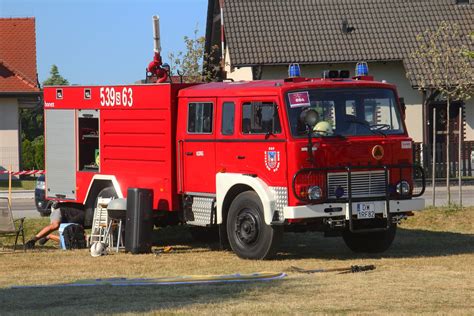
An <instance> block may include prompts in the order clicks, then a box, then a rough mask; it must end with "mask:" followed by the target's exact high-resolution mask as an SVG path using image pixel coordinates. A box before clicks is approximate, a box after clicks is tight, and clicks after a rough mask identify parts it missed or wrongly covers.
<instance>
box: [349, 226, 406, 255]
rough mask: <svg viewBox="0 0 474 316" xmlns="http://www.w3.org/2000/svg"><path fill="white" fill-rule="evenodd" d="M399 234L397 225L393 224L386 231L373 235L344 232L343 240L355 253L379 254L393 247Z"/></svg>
mask: <svg viewBox="0 0 474 316" xmlns="http://www.w3.org/2000/svg"><path fill="white" fill-rule="evenodd" d="M396 232H397V224H392V225H391V226H390V228H389V229H388V230H386V231H381V232H373V233H370V232H369V233H352V232H350V231H349V230H346V231H344V233H343V234H342V238H343V239H344V242H345V243H346V245H347V247H349V248H350V249H351V250H352V251H354V252H365V253H379V252H384V251H385V250H387V249H388V248H390V246H391V245H392V242H393V240H394V239H395V234H396Z"/></svg>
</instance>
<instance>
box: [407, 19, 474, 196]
mask: <svg viewBox="0 0 474 316" xmlns="http://www.w3.org/2000/svg"><path fill="white" fill-rule="evenodd" d="M417 41H418V44H419V45H418V48H417V49H416V51H414V52H413V54H412V57H413V58H415V59H416V60H417V62H418V65H419V66H420V67H422V68H423V70H424V71H422V72H417V73H409V74H408V75H409V76H412V78H414V79H415V80H416V82H417V85H418V87H419V90H422V91H432V92H433V91H435V92H437V93H439V94H440V96H441V97H442V98H444V99H445V100H446V105H447V110H446V113H447V122H448V123H447V128H446V129H447V131H446V132H447V141H446V153H447V165H448V167H447V171H446V189H447V193H448V204H451V191H450V167H449V166H450V157H449V152H450V151H449V134H450V125H449V122H450V117H449V116H450V105H451V102H452V101H455V100H458V101H466V100H468V99H469V98H470V97H471V94H472V93H473V91H472V88H473V82H474V72H473V67H472V65H471V62H470V60H469V56H467V54H466V51H467V48H466V46H465V45H462V44H460V43H464V42H465V38H464V35H463V34H462V33H461V31H460V28H459V26H458V25H457V24H449V23H446V22H442V23H441V24H440V25H439V27H438V28H437V29H436V30H434V31H431V30H427V31H425V32H424V33H422V34H419V35H418V36H417ZM433 146H435V144H433ZM459 146H461V143H459ZM433 163H435V162H434V157H433ZM458 167H459V168H458V169H459V170H460V166H458ZM459 182H460V179H459Z"/></svg>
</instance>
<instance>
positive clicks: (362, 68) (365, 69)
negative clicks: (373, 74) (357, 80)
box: [355, 61, 369, 77]
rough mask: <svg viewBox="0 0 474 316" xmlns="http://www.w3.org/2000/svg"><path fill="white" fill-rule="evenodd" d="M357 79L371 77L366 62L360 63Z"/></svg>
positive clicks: (356, 72)
mask: <svg viewBox="0 0 474 316" xmlns="http://www.w3.org/2000/svg"><path fill="white" fill-rule="evenodd" d="M355 75H356V77H360V76H368V75H369V66H368V65H367V63H366V62H365V61H362V62H358V63H357V65H356V69H355Z"/></svg>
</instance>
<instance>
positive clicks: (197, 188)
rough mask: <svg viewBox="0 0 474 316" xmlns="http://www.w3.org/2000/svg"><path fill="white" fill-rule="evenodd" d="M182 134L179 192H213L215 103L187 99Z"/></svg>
mask: <svg viewBox="0 0 474 316" xmlns="http://www.w3.org/2000/svg"><path fill="white" fill-rule="evenodd" d="M185 102H186V110H185V112H186V123H185V124H186V126H185V131H184V133H183V134H182V144H179V146H181V150H180V151H181V157H182V162H183V191H184V193H186V194H191V195H193V193H215V190H216V171H215V169H216V166H215V164H216V147H215V146H216V144H215V113H216V99H215V98H206V99H187V100H186V101H185Z"/></svg>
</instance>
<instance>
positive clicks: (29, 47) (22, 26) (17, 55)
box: [0, 18, 39, 92]
mask: <svg viewBox="0 0 474 316" xmlns="http://www.w3.org/2000/svg"><path fill="white" fill-rule="evenodd" d="M36 72H37V71H36V31H35V19H34V18H0V92H35V91H39V87H38V83H37V79H36V78H37V76H36Z"/></svg>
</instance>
